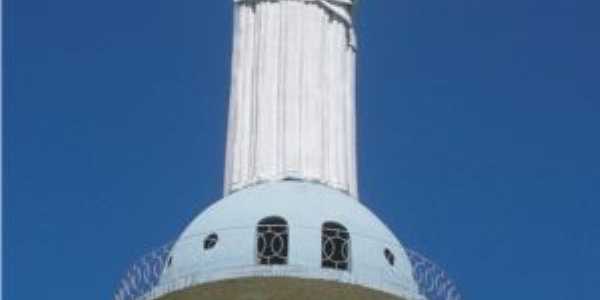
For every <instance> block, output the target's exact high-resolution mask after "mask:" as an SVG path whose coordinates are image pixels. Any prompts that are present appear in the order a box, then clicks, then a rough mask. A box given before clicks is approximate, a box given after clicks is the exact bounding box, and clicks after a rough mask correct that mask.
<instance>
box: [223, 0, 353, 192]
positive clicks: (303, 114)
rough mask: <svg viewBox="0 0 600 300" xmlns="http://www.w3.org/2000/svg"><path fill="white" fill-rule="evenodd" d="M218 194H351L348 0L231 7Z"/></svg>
mask: <svg viewBox="0 0 600 300" xmlns="http://www.w3.org/2000/svg"><path fill="white" fill-rule="evenodd" d="M235 2H236V5H235V24H234V43H233V45H234V46H233V47H234V49H233V63H232V84H231V97H230V102H229V105H230V111H229V132H228V143H227V155H226V172H225V174H226V175H225V194H226V195H227V194H230V193H232V192H235V191H238V190H240V189H243V188H245V187H248V186H252V185H255V184H258V183H264V182H271V181H278V180H284V179H291V180H299V181H310V182H318V183H322V184H324V185H327V186H329V187H332V188H334V189H337V190H340V191H343V192H345V193H348V194H350V195H352V196H355V197H356V196H357V180H356V177H357V175H356V129H355V126H356V122H355V105H356V103H355V59H356V45H355V44H354V32H353V27H352V16H351V13H352V8H353V1H352V0H313V1H297V0H296V1H255V0H246V1H244V0H236V1H235Z"/></svg>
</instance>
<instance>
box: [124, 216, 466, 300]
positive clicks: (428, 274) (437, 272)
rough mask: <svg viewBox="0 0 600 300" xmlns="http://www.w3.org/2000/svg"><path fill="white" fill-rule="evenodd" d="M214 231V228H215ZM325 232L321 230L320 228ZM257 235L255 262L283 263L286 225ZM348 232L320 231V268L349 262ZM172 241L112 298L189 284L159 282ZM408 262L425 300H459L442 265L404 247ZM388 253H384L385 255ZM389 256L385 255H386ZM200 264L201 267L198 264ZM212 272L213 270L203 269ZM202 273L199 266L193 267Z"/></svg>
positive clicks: (207, 242) (211, 239) (139, 297)
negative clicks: (321, 232) (321, 263)
mask: <svg viewBox="0 0 600 300" xmlns="http://www.w3.org/2000/svg"><path fill="white" fill-rule="evenodd" d="M217 232H218V231H217ZM324 232H325V231H324ZM256 234H257V241H258V243H257V249H256V250H257V253H256V254H257V258H258V261H257V263H258V264H259V265H281V264H286V265H287V253H288V248H287V247H288V245H287V243H288V228H287V226H282V225H281V224H276V225H261V226H260V228H259V229H258V230H257V231H256ZM350 236H351V235H350V233H349V232H347V231H343V230H340V229H336V230H335V231H331V232H330V234H323V240H322V258H323V266H322V267H324V268H331V269H344V268H343V267H340V266H345V265H347V264H348V263H349V261H348V260H349V255H348V246H349V244H350V242H351V240H350ZM217 240H218V235H217V234H216V233H211V234H209V235H208V236H207V237H206V238H205V239H204V247H205V249H207V248H211V247H213V246H214V244H215V243H216V242H217ZM174 246H175V242H172V243H168V244H166V245H164V246H162V247H160V248H157V249H155V250H154V251H152V252H150V253H149V254H147V255H144V256H143V257H141V258H140V259H139V260H138V261H137V262H136V263H134V264H133V265H132V266H131V267H130V268H129V270H128V271H127V272H126V273H125V276H124V277H123V279H122V280H121V282H120V284H119V288H118V290H117V292H116V293H115V295H114V298H113V299H114V300H151V299H155V298H157V296H156V294H154V293H153V291H155V290H156V289H157V288H159V287H161V288H163V290H165V289H166V290H168V291H169V290H170V291H176V290H179V289H184V288H186V287H189V286H191V285H193V280H192V275H193V274H188V277H189V278H186V275H183V276H182V278H177V280H173V281H176V282H163V281H162V280H163V279H162V277H163V275H164V274H165V270H167V269H168V268H169V267H170V266H171V264H172V263H173V258H172V256H171V251H172V249H173V247H174ZM405 251H406V253H407V255H408V258H409V260H410V263H411V265H412V270H413V277H414V279H415V281H416V282H417V284H418V286H419V292H420V294H421V295H422V296H423V297H425V298H426V300H462V297H461V295H460V293H459V291H458V288H457V286H456V285H455V284H454V283H453V282H452V280H451V279H450V277H449V276H448V275H447V274H446V272H444V270H443V269H442V268H440V267H439V266H437V265H436V264H435V263H433V262H432V261H431V260H429V259H428V258H426V257H425V256H423V255H421V254H419V253H418V252H415V251H412V250H410V249H405ZM387 256H388V253H386V258H387ZM388 259H389V258H388ZM200 267H201V266H200ZM252 267H256V266H237V267H236V268H239V269H250V268H252ZM290 267H294V268H296V269H310V268H311V267H309V266H290ZM205 271H206V272H215V270H214V269H210V270H208V269H207V270H205ZM194 272H195V273H197V272H202V269H200V270H195V271H194ZM386 275H388V276H385V279H382V280H385V281H390V280H391V281H396V282H391V284H398V285H402V284H403V283H402V280H401V279H400V278H395V277H394V276H391V277H390V276H389V274H387V273H386Z"/></svg>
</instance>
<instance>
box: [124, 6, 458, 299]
mask: <svg viewBox="0 0 600 300" xmlns="http://www.w3.org/2000/svg"><path fill="white" fill-rule="evenodd" d="M355 5H356V3H355V1H353V0H235V1H234V9H235V25H234V43H233V60H232V62H233V63H232V80H231V81H232V83H231V96H230V101H229V120H228V124H229V128H228V136H227V153H226V162H225V181H224V182H225V186H224V194H225V197H224V198H223V199H221V200H219V201H217V202H216V203H215V204H213V205H212V206H211V207H209V208H208V209H206V210H205V211H204V212H202V213H201V214H200V215H199V216H198V217H197V218H196V219H195V220H194V221H193V222H191V224H190V225H189V226H188V227H187V228H186V229H185V230H184V231H183V233H182V234H181V235H180V236H179V238H178V239H177V241H176V242H175V243H174V244H171V245H168V246H166V247H165V248H163V249H162V250H160V251H158V252H155V253H154V254H151V255H150V256H148V257H145V258H144V259H143V260H142V262H141V263H140V264H138V265H136V266H134V267H133V269H132V270H131V271H130V273H129V274H128V276H127V277H126V279H125V280H124V281H123V285H122V288H121V289H120V290H119V292H118V293H117V295H116V297H115V299H116V300H133V299H160V300H175V299H177V300H192V299H193V300H199V299H211V300H220V299H223V300H235V299H257V300H258V299H260V300H262V299H286V300H295V299H331V300H336V299H403V300H421V299H427V298H426V297H427V295H426V294H425V292H424V290H423V288H422V287H421V288H420V286H419V284H418V282H417V280H415V278H416V277H415V276H416V274H417V273H416V272H415V270H416V269H415V266H414V265H413V263H414V260H413V263H411V259H410V257H409V253H408V252H407V250H406V249H405V248H404V247H403V245H402V244H401V243H400V241H398V239H396V237H395V236H394V234H393V233H392V232H391V231H390V230H389V229H388V228H387V227H386V226H385V225H384V224H383V223H382V222H381V221H380V220H379V219H378V218H377V217H376V216H375V215H374V214H373V213H371V212H370V211H369V210H368V209H367V208H366V207H365V206H364V205H363V204H362V203H361V202H360V201H359V193H358V187H357V186H358V184H357V166H356V165H357V160H356V144H357V141H356V97H355V61H356V51H357V45H356V39H355V33H354V27H353V18H352V13H353V10H354V9H355ZM444 280H445V279H444ZM444 282H445V281H444ZM448 287H450V286H448ZM448 287H444V288H448ZM447 295H451V293H449V294H447ZM456 295H457V294H456ZM436 299H442V298H436ZM443 299H459V298H458V296H457V297H455V298H452V297H451V296H449V297H446V298H443ZM430 300H432V299H431V298H430Z"/></svg>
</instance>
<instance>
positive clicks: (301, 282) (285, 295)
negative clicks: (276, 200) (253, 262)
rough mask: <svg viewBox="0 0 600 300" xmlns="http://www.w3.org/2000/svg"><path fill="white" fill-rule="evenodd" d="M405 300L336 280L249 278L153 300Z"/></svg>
mask: <svg viewBox="0 0 600 300" xmlns="http://www.w3.org/2000/svg"><path fill="white" fill-rule="evenodd" d="M204 299H206V300H322V299H328V300H365V299H369V300H405V299H404V298H399V297H397V296H393V295H390V294H387V293H384V292H381V291H376V290H373V289H369V288H365V287H362V286H358V285H349V284H344V283H339V282H335V281H326V280H317V279H302V278H285V277H276V278H273V277H252V278H240V279H232V280H224V281H218V282H213V283H207V284H202V285H198V286H194V287H191V288H189V289H186V290H183V291H178V292H175V293H171V294H168V295H165V296H162V297H160V298H158V299H156V300H204Z"/></svg>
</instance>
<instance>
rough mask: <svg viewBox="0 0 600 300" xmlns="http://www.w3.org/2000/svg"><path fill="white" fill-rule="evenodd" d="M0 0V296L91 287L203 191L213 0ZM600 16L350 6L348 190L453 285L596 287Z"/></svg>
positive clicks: (540, 292)
mask: <svg viewBox="0 0 600 300" xmlns="http://www.w3.org/2000/svg"><path fill="white" fill-rule="evenodd" d="M6 2H7V3H6V4H7V7H6V10H5V20H4V21H5V25H6V30H7V31H6V32H5V36H4V41H5V47H6V48H5V50H6V52H5V54H6V57H5V70H4V71H5V87H6V90H5V102H4V105H5V110H4V113H5V116H4V122H5V126H6V127H5V140H4V142H5V157H4V159H5V168H6V177H5V182H4V184H5V187H6V189H5V195H4V196H5V204H4V211H3V213H4V222H5V223H4V225H5V227H4V241H5V252H4V260H5V261H4V272H5V273H4V275H5V276H4V281H5V282H4V283H5V289H6V290H5V299H7V300H29V299H49V300H54V299H64V300H81V299H86V300H106V299H110V297H111V295H112V294H113V292H114V290H115V288H116V286H117V283H118V281H119V280H120V277H121V275H123V272H124V271H125V269H126V268H127V266H128V265H129V263H131V262H132V261H133V260H134V259H135V258H137V257H138V256H140V255H141V254H143V253H145V252H147V251H149V250H151V249H152V248H153V247H155V246H158V245H160V244H162V243H164V242H166V241H169V240H172V239H174V238H175V237H176V235H177V234H178V233H179V232H180V231H181V230H182V229H183V227H184V226H185V225H186V224H187V222H189V221H190V220H191V219H192V218H193V217H194V216H195V215H196V214H198V213H199V212H200V211H201V210H202V209H203V208H205V207H207V206H208V205H209V204H211V203H212V202H214V201H215V200H218V199H219V198H220V196H221V185H222V176H223V149H224V134H225V125H226V124H225V120H226V118H225V114H226V111H227V97H228V84H229V59H230V52H231V51H230V48H231V34H230V33H231V23H232V20H231V17H232V13H231V8H232V3H231V2H232V1H231V0H196V1H191V0H174V1H173V0H169V1H167V0H143V1H142V0H130V1H123V0H102V1H82V0H8V1H6ZM599 11H600V4H598V1H585V0H543V1H542V0H506V1H475V0H454V1H398V0H363V1H362V3H361V11H360V14H359V19H358V27H359V34H360V57H359V73H360V74H359V76H360V79H359V80H360V83H359V97H360V98H359V122H360V125H359V127H360V128H359V134H360V144H359V151H360V177H361V181H360V190H361V194H362V200H363V201H364V202H365V203H366V204H367V205H368V206H369V207H370V208H372V210H374V211H375V212H376V213H377V214H378V215H379V216H380V217H381V218H382V219H383V220H384V221H385V222H386V223H387V224H389V226H390V227H391V228H392V229H393V230H394V231H395V232H396V234H397V235H398V236H399V237H400V239H402V240H403V241H404V243H405V244H406V245H408V246H409V247H411V248H413V249H416V250H417V251H419V252H422V253H425V254H427V255H428V256H429V257H431V258H433V259H434V260H435V261H436V262H438V263H439V264H440V265H442V266H444V267H445V269H446V270H447V271H448V272H449V273H450V274H451V276H452V277H453V278H454V279H455V280H456V281H457V283H458V284H459V286H460V288H461V290H462V293H463V294H464V296H465V299H474V300H505V299H546V300H550V299H552V300H597V299H598V295H599V294H600V271H599V270H600V220H599V217H598V213H599V212H600V157H599V155H600V133H599V132H600V91H599V77H600V75H599V70H600V59H599V53H600V38H599V37H600V21H599V19H598V12H599Z"/></svg>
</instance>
